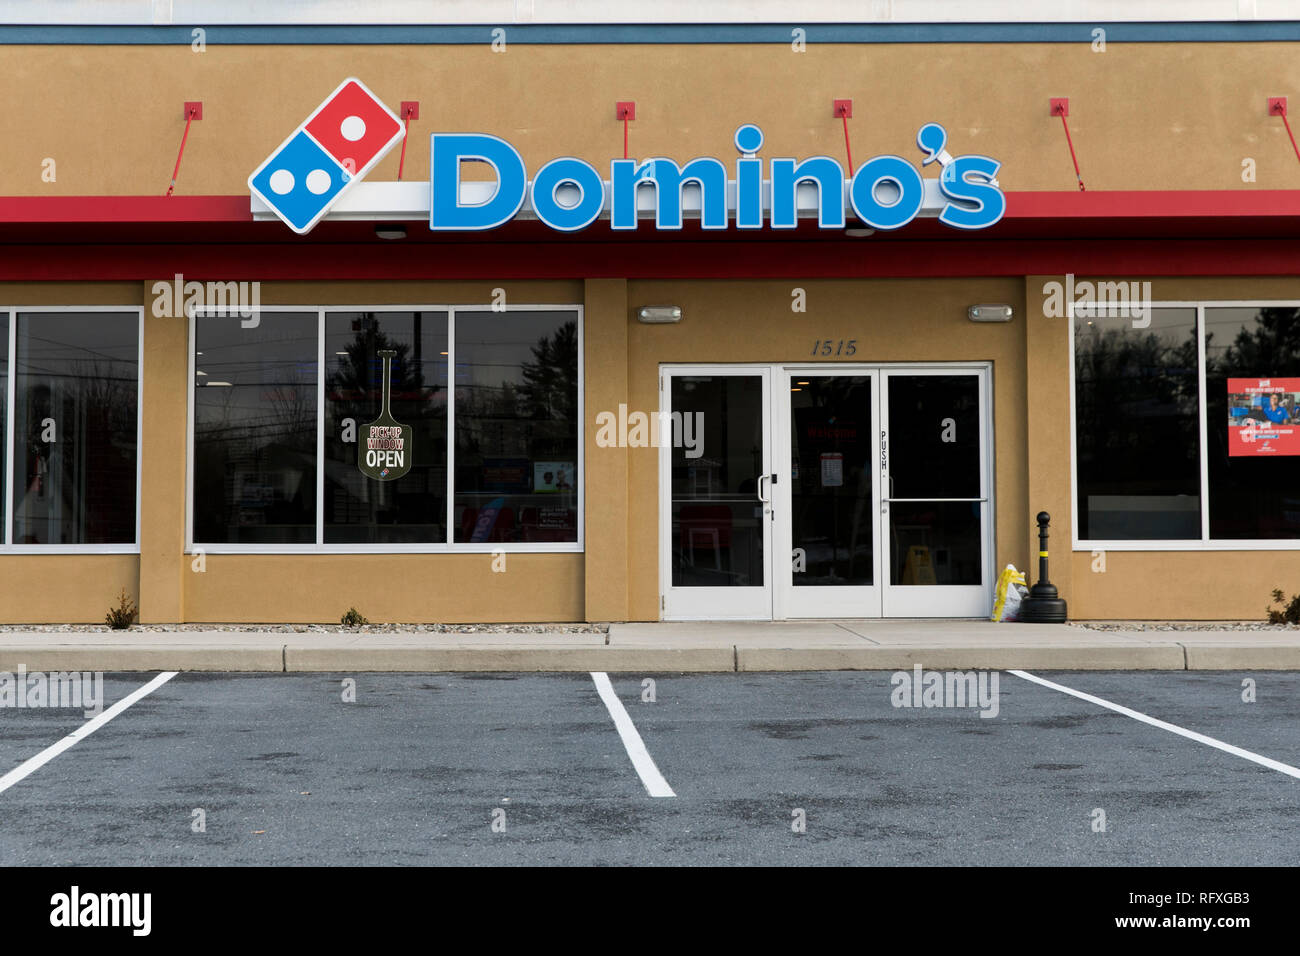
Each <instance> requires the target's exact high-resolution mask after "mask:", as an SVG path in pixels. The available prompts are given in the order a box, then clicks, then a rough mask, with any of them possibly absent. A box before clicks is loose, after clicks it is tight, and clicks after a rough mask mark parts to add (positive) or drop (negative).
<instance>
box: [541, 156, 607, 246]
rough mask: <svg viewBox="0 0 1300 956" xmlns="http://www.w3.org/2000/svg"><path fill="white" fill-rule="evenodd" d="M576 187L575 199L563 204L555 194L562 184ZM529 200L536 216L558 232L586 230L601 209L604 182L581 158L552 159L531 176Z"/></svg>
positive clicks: (603, 203)
mask: <svg viewBox="0 0 1300 956" xmlns="http://www.w3.org/2000/svg"><path fill="white" fill-rule="evenodd" d="M566 184H567V185H571V186H575V187H577V190H578V201H577V202H576V203H574V204H573V205H571V206H566V205H563V204H562V203H560V202H559V200H557V199H556V197H555V192H556V190H557V189H559V187H560V186H562V185H566ZM531 199H532V204H533V212H535V213H536V214H537V218H538V219H540V220H541V221H542V222H544V223H546V225H548V226H550V227H551V228H552V229H557V230H559V231H560V232H576V231H577V230H579V229H586V228H587V227H588V226H590V225H591V224H592V223H593V222H595V221H596V219H597V218H599V216H600V211H601V210H602V209H604V208H605V184H604V182H603V181H601V178H600V173H598V172H596V170H595V168H594V167H593V166H592V165H591V164H590V163H587V162H584V161H583V160H581V159H575V158H574V157H572V156H564V157H561V158H560V159H553V160H551V161H550V162H549V163H547V164H546V165H545V166H543V167H542V168H541V169H539V170H538V171H537V175H536V176H534V177H533V185H532V193H531Z"/></svg>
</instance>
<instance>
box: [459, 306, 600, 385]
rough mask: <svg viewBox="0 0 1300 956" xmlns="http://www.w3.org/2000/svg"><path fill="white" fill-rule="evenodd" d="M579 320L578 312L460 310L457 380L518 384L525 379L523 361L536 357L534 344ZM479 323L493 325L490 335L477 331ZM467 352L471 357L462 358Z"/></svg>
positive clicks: (482, 383)
mask: <svg viewBox="0 0 1300 956" xmlns="http://www.w3.org/2000/svg"><path fill="white" fill-rule="evenodd" d="M576 320H577V313H575V312H550V311H548V312H522V311H520V312H513V311H512V312H465V311H457V313H456V384H457V385H458V386H462V387H469V388H482V389H500V388H502V387H503V386H504V385H506V384H510V385H518V384H519V383H520V382H522V381H523V372H522V371H521V370H520V363H521V362H531V361H533V347H534V346H535V345H537V344H538V342H539V341H541V339H542V338H544V337H547V336H554V335H555V333H556V332H557V331H559V329H560V327H561V326H563V325H564V324H565V323H566V322H573V321H576ZM479 325H482V326H487V327H489V328H490V335H491V338H490V339H486V338H485V337H484V336H483V334H478V335H476V334H475V329H476V326H479ZM487 331H488V330H487V329H486V328H485V329H484V332H487ZM466 352H468V353H470V360H469V361H462V359H461V356H462V354H463V353H466Z"/></svg>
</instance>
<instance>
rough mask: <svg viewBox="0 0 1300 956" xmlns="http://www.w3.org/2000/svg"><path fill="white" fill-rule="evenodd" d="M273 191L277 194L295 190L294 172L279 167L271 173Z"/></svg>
mask: <svg viewBox="0 0 1300 956" xmlns="http://www.w3.org/2000/svg"><path fill="white" fill-rule="evenodd" d="M271 192H273V193H275V194H276V195H277V196H283V195H284V194H285V193H291V192H293V173H291V172H289V170H287V169H277V170H276V171H275V172H273V173H272V174H271Z"/></svg>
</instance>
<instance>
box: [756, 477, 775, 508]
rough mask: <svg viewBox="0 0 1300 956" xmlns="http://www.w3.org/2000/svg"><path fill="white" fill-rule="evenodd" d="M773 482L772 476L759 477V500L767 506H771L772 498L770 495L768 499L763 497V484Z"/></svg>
mask: <svg viewBox="0 0 1300 956" xmlns="http://www.w3.org/2000/svg"><path fill="white" fill-rule="evenodd" d="M771 480H772V476H771V475H759V476H758V488H757V491H758V500H759V501H761V502H762V503H763V504H765V505H770V504H771V503H772V498H771V496H770V495H769V496H768V497H766V498H764V497H763V482H764V481H771Z"/></svg>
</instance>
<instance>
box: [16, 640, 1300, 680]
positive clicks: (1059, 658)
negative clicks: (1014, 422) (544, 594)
mask: <svg viewBox="0 0 1300 956" xmlns="http://www.w3.org/2000/svg"><path fill="white" fill-rule="evenodd" d="M916 664H920V665H922V666H923V667H926V668H930V669H940V670H976V669H978V670H989V669H994V670H1009V669H1013V668H1023V669H1026V670H1300V643H1297V644H1287V645H1248V644H1240V643H1234V644H1228V643H1213V644H1210V643H1205V644H1188V645H1182V644H1178V643H1174V642H1166V643H1154V642H1153V643H1136V642H1134V643H1131V644H1115V643H1107V644H1070V645H1064V644H1055V643H1051V644H1049V643H1044V644H1033V645H1025V644H1016V645H1005V644H988V645H974V646H972V645H966V646H960V645H940V644H911V645H909V644H883V645H882V644H862V645H850V646H827V645H822V646H816V645H811V644H809V645H804V646H787V647H781V646H768V647H762V646H751V647H746V646H744V645H737V644H733V643H729V642H728V643H723V642H718V643H710V644H707V645H705V646H674V645H672V644H668V643H656V644H641V645H637V644H624V645H621V646H620V645H606V644H601V645H594V646H593V645H585V646H572V647H563V646H556V645H554V644H550V645H538V644H533V645H526V644H515V645H506V644H496V645H465V644H461V645H442V646H436V645H430V644H427V643H426V644H412V645H411V646H401V645H400V644H392V643H388V644H384V645H379V646H375V645H367V644H365V643H349V644H346V645H339V644H334V645H332V646H311V645H302V644H298V645H293V644H285V643H283V642H282V641H274V642H269V641H268V642H267V643H265V644H261V645H258V644H249V643H246V644H243V645H238V646H222V645H219V644H214V643H204V644H201V645H186V644H182V643H173V642H167V643H162V642H159V643H155V644H142V645H138V646H128V645H121V644H103V643H100V644H63V645H55V646H38V645H32V644H23V645H13V644H8V645H6V644H4V643H2V642H0V671H9V672H11V673H12V672H16V671H17V670H18V668H19V667H20V666H22V667H25V668H26V669H27V670H28V671H70V670H79V671H108V672H116V671H164V670H177V671H233V672H265V673H284V672H290V673H293V672H299V673H304V672H305V673H311V672H315V673H321V672H347V671H388V672H402V671H404V672H415V673H418V672H466V671H526V672H538V671H558V672H575V671H612V672H640V673H655V672H660V673H689V672H700V673H726V672H735V671H820V670H906V669H908V668H911V667H912V666H913V665H916Z"/></svg>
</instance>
